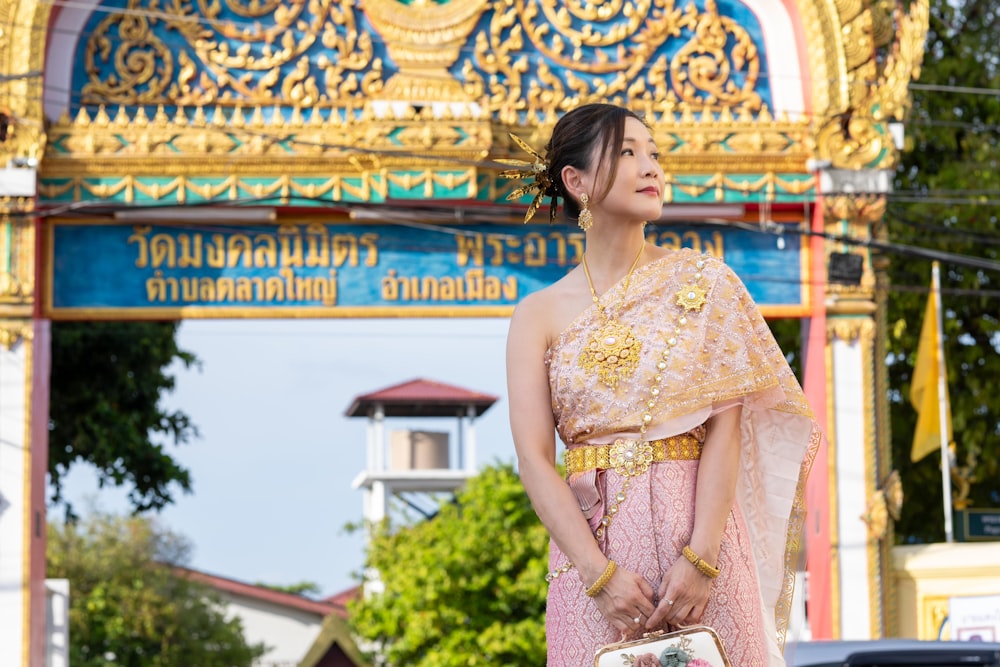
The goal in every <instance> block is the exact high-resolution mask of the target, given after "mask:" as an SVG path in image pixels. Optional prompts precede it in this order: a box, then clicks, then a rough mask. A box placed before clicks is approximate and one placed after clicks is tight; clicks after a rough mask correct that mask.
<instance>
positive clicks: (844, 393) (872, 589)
mask: <svg viewBox="0 0 1000 667" xmlns="http://www.w3.org/2000/svg"><path fill="white" fill-rule="evenodd" d="M869 323H870V322H869ZM866 328H867V329H869V330H870V326H868V327H857V328H854V327H851V328H849V329H848V330H851V329H853V331H852V333H853V334H854V335H853V336H851V339H850V340H844V339H843V338H841V337H839V336H837V335H836V334H835V335H834V336H833V339H832V341H831V354H832V364H833V368H832V370H833V376H832V383H833V387H832V389H833V393H832V401H833V413H832V414H833V420H832V421H833V425H834V433H833V434H830V435H831V436H832V437H831V438H830V444H831V447H832V449H833V452H832V461H833V465H834V472H833V477H834V478H833V479H832V480H831V481H832V484H831V489H830V490H831V498H830V502H831V509H832V511H833V512H834V513H835V516H834V517H833V522H832V525H831V527H832V528H833V530H835V531H836V532H835V534H833V535H831V539H832V543H833V548H834V558H833V562H832V567H833V568H834V572H832V574H833V581H832V582H831V584H832V585H831V588H832V598H833V599H832V600H831V603H832V604H833V605H834V608H835V612H836V613H835V614H834V619H835V624H836V623H837V621H839V629H840V632H839V636H840V638H841V639H869V638H871V637H872V628H873V627H874V624H873V618H872V614H873V609H874V608H873V600H876V599H877V598H878V595H879V591H878V590H877V587H878V581H877V580H874V581H873V579H872V576H871V575H872V572H873V570H872V567H873V563H872V562H871V558H872V554H871V550H870V545H871V542H870V539H869V536H868V526H867V524H866V523H865V522H864V520H863V518H862V517H863V516H864V515H865V513H866V509H867V505H868V502H869V489H870V484H869V481H868V479H869V474H870V471H869V470H868V463H869V461H870V460H871V458H872V456H871V452H869V449H870V448H872V447H874V443H873V442H870V441H871V439H872V437H873V432H872V429H869V428H868V426H867V424H868V420H869V416H870V414H871V412H872V397H871V392H872V387H871V386H870V382H869V380H870V373H868V374H867V376H866V370H865V369H866V364H867V363H868V362H869V359H870V355H869V354H866V353H865V349H864V346H865V345H867V344H870V341H869V340H867V338H868V337H866V336H865V335H863V334H861V333H860V330H861V329H866ZM875 565H877V563H876V564H875ZM875 611H876V612H877V610H875Z"/></svg>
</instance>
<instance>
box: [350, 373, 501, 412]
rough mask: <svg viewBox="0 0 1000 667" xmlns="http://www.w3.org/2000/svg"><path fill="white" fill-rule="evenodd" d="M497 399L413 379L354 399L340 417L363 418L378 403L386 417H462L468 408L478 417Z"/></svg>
mask: <svg viewBox="0 0 1000 667" xmlns="http://www.w3.org/2000/svg"><path fill="white" fill-rule="evenodd" d="M497 400H498V399H497V397H496V396H493V395H491V394H483V393H481V392H478V391H472V390H469V389H463V388H462V387H456V386H454V385H450V384H444V383H443V382H436V381H434V380H425V379H423V378H417V379H415V380H410V381H409V382H403V383H402V384H397V385H393V386H391V387H386V388H384V389H379V390H377V391H373V392H371V393H369V394H362V395H361V396H357V397H355V399H354V400H353V401H352V402H351V405H350V407H348V408H347V412H345V413H344V414H346V415H347V416H348V417H367V416H368V412H369V410H370V409H372V408H373V407H374V406H375V405H376V404H381V405H382V407H383V409H384V410H385V416H386V417H457V416H465V414H466V410H467V409H468V407H469V406H472V407H473V408H474V409H475V414H476V416H477V417H478V416H479V415H481V414H483V413H484V412H486V411H487V410H488V409H489V408H490V406H492V405H493V404H494V403H496V402H497Z"/></svg>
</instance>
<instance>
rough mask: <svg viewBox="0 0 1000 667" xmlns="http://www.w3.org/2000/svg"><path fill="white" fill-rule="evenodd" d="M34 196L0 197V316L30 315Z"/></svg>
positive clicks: (33, 284) (33, 283) (33, 279)
mask: <svg viewBox="0 0 1000 667" xmlns="http://www.w3.org/2000/svg"><path fill="white" fill-rule="evenodd" d="M33 204H34V200H33V199H29V198H15V199H10V198H0V317H5V316H6V317H9V316H30V314H31V307H32V304H33V303H34V297H35V231H34V220H33V218H31V217H30V215H29V214H30V212H31V210H32V208H33Z"/></svg>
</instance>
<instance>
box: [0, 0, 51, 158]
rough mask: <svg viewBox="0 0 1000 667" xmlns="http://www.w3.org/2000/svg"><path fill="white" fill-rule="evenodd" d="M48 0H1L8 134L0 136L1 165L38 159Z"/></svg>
mask: <svg viewBox="0 0 1000 667" xmlns="http://www.w3.org/2000/svg"><path fill="white" fill-rule="evenodd" d="M51 9H52V4H51V3H45V2H34V1H32V0H0V74H2V75H3V76H2V78H0V112H2V113H3V114H5V116H6V127H5V128H4V131H5V132H6V138H5V139H3V140H2V141H0V167H2V166H6V165H9V164H10V163H11V161H12V160H18V161H23V162H24V163H26V164H29V165H30V164H37V162H38V161H39V160H41V158H42V153H43V152H44V150H45V131H44V128H43V122H44V118H43V113H42V95H41V90H42V70H43V69H44V63H45V46H46V40H44V39H39V35H45V34H46V30H47V28H48V21H49V12H50V10H51Z"/></svg>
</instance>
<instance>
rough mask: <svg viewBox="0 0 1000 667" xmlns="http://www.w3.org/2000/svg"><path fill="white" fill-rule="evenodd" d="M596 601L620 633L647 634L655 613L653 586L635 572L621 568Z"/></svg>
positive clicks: (605, 616) (616, 571)
mask: <svg viewBox="0 0 1000 667" xmlns="http://www.w3.org/2000/svg"><path fill="white" fill-rule="evenodd" d="M594 602H596V603H597V608H598V609H599V610H600V611H601V613H602V614H604V618H606V619H608V621H609V622H610V623H611V625H613V626H614V627H615V629H616V630H619V631H620V632H622V633H624V634H628V635H634V634H637V633H639V632H642V631H643V629H644V628H645V622H646V619H647V618H649V615H650V614H652V613H653V609H654V607H653V587H652V586H650V585H649V582H648V581H646V580H645V579H643V578H642V577H640V576H639V575H638V574H636V573H635V572H632V571H631V570H626V569H625V568H623V567H619V568H618V569H617V570H615V573H614V575H613V576H612V577H611V580H610V581H608V583H607V584H605V585H604V588H602V589H601V592H600V593H598V594H597V596H596V597H595V598H594ZM636 619H639V620H638V621H636Z"/></svg>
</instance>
